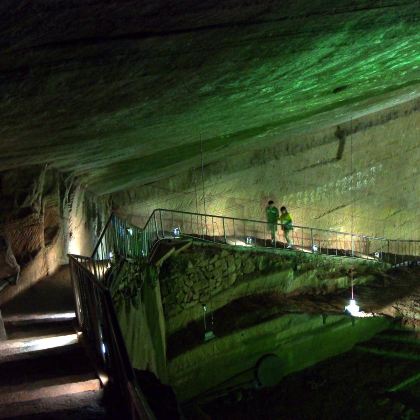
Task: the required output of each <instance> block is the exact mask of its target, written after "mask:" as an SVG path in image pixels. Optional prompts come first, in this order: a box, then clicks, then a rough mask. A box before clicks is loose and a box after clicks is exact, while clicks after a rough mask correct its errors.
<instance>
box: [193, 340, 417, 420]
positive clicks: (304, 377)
mask: <svg viewBox="0 0 420 420" xmlns="http://www.w3.org/2000/svg"><path fill="white" fill-rule="evenodd" d="M388 334H389V332H388ZM410 334H415V333H413V332H410ZM414 337H415V336H414ZM375 340H376V341H375ZM417 340H418V344H417V349H418V348H419V347H418V346H419V345H420V340H419V338H418V336H417ZM363 345H365V346H369V345H370V346H371V347H373V348H374V347H378V346H380V345H385V344H378V338H374V339H372V340H370V341H368V342H367V343H363ZM386 345H387V344H386ZM396 346H399V350H398V351H400V352H402V353H404V352H405V351H407V348H404V345H401V343H400V344H396ZM358 347H359V346H356V347H355V348H354V349H353V350H352V351H350V352H347V353H344V354H342V355H339V356H336V357H334V358H331V359H329V360H327V361H324V362H322V363H319V364H317V365H316V366H312V367H310V368H308V369H305V370H303V371H300V372H298V373H294V374H291V375H289V376H287V377H286V378H284V379H283V381H282V382H281V383H280V384H278V385H277V386H275V387H272V388H263V389H260V390H255V389H248V390H237V391H235V392H234V393H232V394H230V395H224V396H222V397H220V398H219V399H217V400H213V401H212V402H210V403H204V404H198V405H196V406H195V407H192V408H191V407H190V410H191V412H192V413H193V412H196V411H201V410H203V411H204V413H206V415H209V416H210V418H214V419H230V420H233V419H241V420H244V419H276V420H281V419H288V420H289V419H294V420H298V419H324V420H325V419H347V418H357V419H390V420H391V419H410V420H413V419H420V381H419V379H420V378H419V377H418V376H419V372H420V358H418V357H417V360H408V359H404V358H399V357H395V358H394V357H389V356H383V355H375V354H372V353H369V352H363V351H361V349H360V348H358ZM413 359H414V358H413ZM416 376H417V380H415V381H413V382H411V383H410V384H409V385H408V386H402V387H400V388H398V387H399V386H401V384H403V383H404V381H407V380H409V379H410V378H413V377H414V378H415V377H416ZM395 388H398V389H395ZM188 411H189V410H187V412H188ZM204 413H202V414H204ZM188 417H189V418H194V417H195V414H193V415H191V416H188Z"/></svg>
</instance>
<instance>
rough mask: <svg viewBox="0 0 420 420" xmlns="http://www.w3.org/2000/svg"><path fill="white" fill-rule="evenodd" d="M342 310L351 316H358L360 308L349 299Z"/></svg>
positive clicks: (354, 301) (353, 300)
mask: <svg viewBox="0 0 420 420" xmlns="http://www.w3.org/2000/svg"><path fill="white" fill-rule="evenodd" d="M344 309H345V310H346V311H347V312H348V313H349V314H350V315H352V316H359V313H360V311H359V309H360V306H359V305H357V303H356V300H355V299H350V303H349V304H348V305H347V306H345V307H344Z"/></svg>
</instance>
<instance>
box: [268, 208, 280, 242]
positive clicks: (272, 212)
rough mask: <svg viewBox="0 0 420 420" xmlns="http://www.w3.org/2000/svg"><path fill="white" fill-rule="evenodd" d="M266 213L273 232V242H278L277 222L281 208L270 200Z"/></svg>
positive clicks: (269, 227)
mask: <svg viewBox="0 0 420 420" xmlns="http://www.w3.org/2000/svg"><path fill="white" fill-rule="evenodd" d="M265 214H266V216H267V225H268V229H269V231H270V233H271V243H272V244H273V245H274V244H275V243H276V233H277V222H278V220H279V209H278V208H277V207H276V206H275V205H274V201H273V200H270V201H269V202H268V205H267V207H266V208H265Z"/></svg>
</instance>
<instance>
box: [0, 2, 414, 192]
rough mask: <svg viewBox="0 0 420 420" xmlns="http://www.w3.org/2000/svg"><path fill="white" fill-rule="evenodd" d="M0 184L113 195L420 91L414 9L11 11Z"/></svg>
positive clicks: (4, 44) (55, 7)
mask: <svg viewBox="0 0 420 420" xmlns="http://www.w3.org/2000/svg"><path fill="white" fill-rule="evenodd" d="M0 15H1V18H0V19H1V20H0V22H1V27H0V34H1V37H0V39H1V57H0V94H1V102H0V115H1V121H2V124H1V127H0V170H6V169H12V168H19V167H23V166H26V165H30V164H48V165H49V166H51V167H55V168H57V169H59V170H61V171H66V172H69V173H71V174H73V175H75V176H78V177H80V179H81V180H82V182H83V183H85V184H86V185H87V186H88V188H91V189H92V190H94V191H95V192H97V193H98V194H106V193H111V192H115V191H118V190H122V189H125V188H128V187H132V186H136V185H142V184H145V183H150V182H153V181H155V180H157V179H159V178H161V177H165V176H168V174H174V173H176V172H177V171H179V170H180V169H182V168H186V167H188V166H194V165H197V162H199V159H200V154H201V152H202V153H203V156H204V159H205V161H206V162H207V163H208V162H211V161H212V160H215V159H221V158H230V156H233V155H234V153H235V151H237V150H238V148H243V147H252V146H253V145H254V146H255V145H259V144H261V142H264V141H269V140H270V139H275V138H279V136H280V135H281V134H282V133H283V134H284V133H287V132H289V131H290V130H297V129H307V130H308V129H310V127H313V124H315V125H317V124H318V125H319V124H324V123H325V122H326V121H328V120H330V121H339V120H340V118H341V119H343V118H346V115H347V116H348V115H349V113H356V112H364V111H366V110H368V109H372V107H376V108H378V107H379V108H380V107H384V106H388V105H389V104H390V103H391V104H392V103H398V101H403V100H406V99H409V98H412V97H416V96H418V95H419V92H420V83H419V82H420V5H419V1H409V0H393V1H390V0H381V1H379V0H377V1H372V0H357V1H354V0H352V1H350V0H341V1H332V0H327V1H325V0H323V1H308V0H306V1H296V0H294V1H279V0H261V1H243V0H226V1H224V2H218V1H214V0H205V1H196V0H187V1H175V0H174V1H171V0H167V1H143V2H138V1H134V0H124V1H118V2H117V1H99V0H36V1H24V0H22V1H15V0H13V1H11V0H3V1H2V2H1V4H0Z"/></svg>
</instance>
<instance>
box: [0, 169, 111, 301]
mask: <svg viewBox="0 0 420 420" xmlns="http://www.w3.org/2000/svg"><path fill="white" fill-rule="evenodd" d="M0 183H1V189H0V280H1V281H8V282H9V283H10V284H13V285H14V286H12V287H8V288H7V289H6V290H4V291H3V292H2V293H1V294H0V302H3V303H4V302H6V301H8V300H10V299H11V298H12V297H13V296H15V295H16V294H18V293H20V292H21V291H23V290H25V289H26V288H28V287H29V286H30V285H31V284H32V283H34V282H36V281H37V280H39V279H40V278H42V277H45V276H47V275H49V274H51V273H53V272H54V271H55V270H56V269H57V267H58V266H59V265H60V264H62V263H64V262H65V261H66V255H67V253H68V252H70V253H75V254H82V253H84V254H85V255H89V253H90V252H92V246H93V243H94V241H95V238H96V237H97V236H98V231H100V229H101V227H102V225H103V219H104V217H105V215H104V213H106V206H105V205H103V206H101V205H100V203H97V202H95V201H92V199H89V197H88V196H86V195H85V192H84V191H83V190H81V189H80V187H79V186H77V185H72V184H68V183H66V181H65V180H64V179H63V177H62V176H61V175H60V174H58V173H57V172H56V171H55V170H49V169H48V168H47V167H46V166H31V167H29V168H26V169H25V170H21V169H20V170H10V171H5V172H2V173H0Z"/></svg>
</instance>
